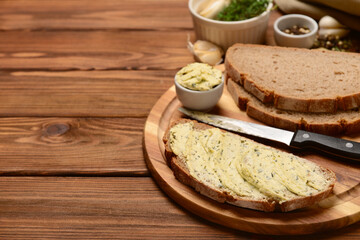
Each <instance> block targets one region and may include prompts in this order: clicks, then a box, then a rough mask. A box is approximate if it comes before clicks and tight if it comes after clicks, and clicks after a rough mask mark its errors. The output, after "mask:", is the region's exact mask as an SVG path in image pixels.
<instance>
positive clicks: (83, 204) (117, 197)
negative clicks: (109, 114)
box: [0, 177, 360, 240]
mask: <svg viewBox="0 0 360 240" xmlns="http://www.w3.org/2000/svg"><path fill="white" fill-rule="evenodd" d="M0 189H1V191H0V206H1V207H0V238H2V239H9V240H10V239H36V238H42V239H44V238H46V239H60V238H66V239H153V238H154V237H155V238H156V239H219V238H221V239H264V238H266V239H284V240H285V239H289V236H261V235H255V234H250V233H245V232H240V231H234V230H230V229H227V228H224V227H221V226H219V225H215V224H212V223H209V222H206V221H204V220H202V219H200V218H197V217H195V216H194V215H192V214H191V213H189V212H187V211H185V210H183V209H182V208H180V207H178V205H176V204H174V203H173V202H172V201H171V200H169V199H168V198H167V197H166V196H165V195H164V194H163V193H162V192H161V191H159V189H158V187H157V186H156V185H155V184H154V182H153V181H152V180H151V178H147V177H146V178H124V177H121V178H112V177H109V178H71V177H67V178H61V177H56V178H54V177H23V178H19V177H16V178H15V177H2V178H1V181H0ZM359 233H360V225H359V224H354V225H351V226H349V227H346V228H344V229H340V230H337V231H332V232H331V231H330V232H328V233H325V234H316V235H311V236H297V237H292V238H291V239H295V240H306V239H338V238H339V237H340V238H341V239H345V240H350V239H352V240H355V239H357V234H359Z"/></svg>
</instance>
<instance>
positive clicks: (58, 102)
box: [0, 70, 176, 117]
mask: <svg viewBox="0 0 360 240" xmlns="http://www.w3.org/2000/svg"><path fill="white" fill-rule="evenodd" d="M175 72H176V71H150V70H149V71H69V72H48V71H36V72H2V73H0V88H1V94H0V116H5V117H11V116H21V117H22V116H41V117H44V116H58V117H59V116H60V117H64V116H82V117H87V116H92V117H94V116H96V117H100V116H101V117H146V116H147V115H148V113H149V112H150V109H151V108H152V106H153V105H154V104H155V102H156V101H157V100H158V98H159V97H160V96H161V95H162V94H163V93H164V92H165V91H166V90H167V89H168V88H169V87H170V86H171V85H172V84H173V76H174V74H175Z"/></svg>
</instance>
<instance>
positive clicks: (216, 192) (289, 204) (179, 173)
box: [163, 119, 336, 212]
mask: <svg viewBox="0 0 360 240" xmlns="http://www.w3.org/2000/svg"><path fill="white" fill-rule="evenodd" d="M186 122H193V123H194V127H195V128H197V129H207V128H212V127H211V126H209V125H206V124H203V123H199V122H197V121H194V120H189V119H179V120H177V121H174V122H172V123H171V124H170V125H169V127H168V129H167V130H166V131H165V133H164V137H163V142H164V144H165V156H166V162H167V163H168V165H169V167H170V168H171V169H172V171H173V173H174V176H175V178H176V179H177V180H179V181H180V182H181V183H183V184H185V185H188V186H190V187H192V188H193V189H195V191H197V192H199V193H200V194H202V195H204V196H206V197H209V198H211V199H213V200H215V201H217V202H220V203H229V204H232V205H235V206H238V207H243V208H249V209H253V210H259V211H264V212H274V211H281V212H288V211H292V210H295V209H299V208H303V207H307V206H310V205H313V204H315V203H317V202H319V201H321V200H322V199H324V198H325V197H327V196H328V195H329V194H330V193H331V191H332V189H333V187H334V183H335V181H336V177H335V174H334V173H333V172H332V171H330V170H328V169H324V168H322V170H323V171H324V172H325V173H326V176H328V179H329V180H331V181H332V184H331V185H330V186H329V187H328V188H327V189H326V190H324V191H322V192H319V193H318V194H316V195H313V196H308V197H298V198H294V199H292V200H289V201H286V202H282V203H279V202H277V201H275V200H273V199H264V200H254V199H251V198H247V197H241V196H234V195H231V194H230V193H228V192H226V191H224V190H221V189H217V188H214V187H210V186H208V185H205V184H204V183H202V182H200V181H198V180H197V179H196V178H194V177H193V176H192V175H191V174H190V172H189V170H188V169H187V167H186V165H185V163H184V161H183V159H181V157H179V156H176V155H175V154H174V153H173V152H172V151H171V148H170V142H169V138H170V129H171V127H173V126H175V125H176V124H180V123H186Z"/></svg>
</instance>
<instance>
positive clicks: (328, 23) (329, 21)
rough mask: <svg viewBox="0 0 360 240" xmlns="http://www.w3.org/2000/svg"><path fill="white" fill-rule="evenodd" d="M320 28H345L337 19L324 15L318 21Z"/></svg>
mask: <svg viewBox="0 0 360 240" xmlns="http://www.w3.org/2000/svg"><path fill="white" fill-rule="evenodd" d="M319 27H320V28H327V29H328V28H346V26H344V25H342V24H341V23H340V22H339V21H338V20H336V19H335V18H333V17H330V16H324V17H322V18H321V19H320V21H319Z"/></svg>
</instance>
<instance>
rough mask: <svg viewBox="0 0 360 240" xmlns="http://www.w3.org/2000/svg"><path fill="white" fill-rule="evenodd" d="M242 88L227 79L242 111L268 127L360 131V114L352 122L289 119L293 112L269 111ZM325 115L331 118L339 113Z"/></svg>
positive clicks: (329, 132)
mask: <svg viewBox="0 0 360 240" xmlns="http://www.w3.org/2000/svg"><path fill="white" fill-rule="evenodd" d="M241 88H242V86H240V85H239V84H237V83H235V82H234V81H232V79H231V78H228V79H227V89H228V91H229V93H230V95H231V96H232V98H233V100H234V101H235V103H236V104H237V105H238V107H239V108H240V109H241V110H242V111H246V114H247V115H248V116H250V117H252V118H255V119H257V120H259V121H261V122H263V123H265V124H267V125H270V126H274V127H277V128H282V129H287V130H290V131H296V130H299V129H302V130H306V131H311V132H317V133H321V134H327V135H340V134H352V133H356V132H359V131H360V113H359V117H358V118H357V119H353V120H352V121H349V120H346V119H341V120H333V121H328V122H326V123H324V122H314V121H310V120H309V119H310V118H311V117H312V116H314V115H317V113H303V114H302V115H301V117H299V118H298V119H294V118H289V116H290V115H289V114H292V112H291V111H284V112H283V111H281V113H276V111H270V110H269V108H271V107H272V106H267V105H265V104H262V103H261V102H259V103H258V104H254V101H257V99H254V98H251V96H250V95H249V94H247V93H246V91H241ZM246 94H247V95H246ZM260 105H262V106H263V107H261V106H260ZM321 114H324V113H321ZM325 114H326V115H328V116H331V115H333V114H334V115H335V114H337V113H328V114H327V113H325Z"/></svg>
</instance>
